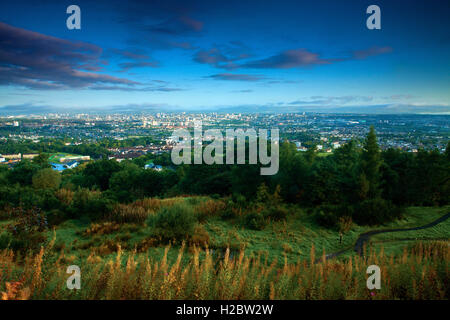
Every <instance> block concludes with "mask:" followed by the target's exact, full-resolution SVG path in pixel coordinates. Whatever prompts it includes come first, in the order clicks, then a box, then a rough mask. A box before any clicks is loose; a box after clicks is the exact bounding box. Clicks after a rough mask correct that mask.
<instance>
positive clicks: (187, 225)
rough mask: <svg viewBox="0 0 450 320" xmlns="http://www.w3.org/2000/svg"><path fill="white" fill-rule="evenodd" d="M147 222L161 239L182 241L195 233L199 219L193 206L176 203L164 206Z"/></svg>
mask: <svg viewBox="0 0 450 320" xmlns="http://www.w3.org/2000/svg"><path fill="white" fill-rule="evenodd" d="M147 223H148V224H149V225H151V226H152V227H153V228H154V230H153V233H154V235H155V236H157V237H160V238H161V240H163V241H167V240H174V241H182V240H185V239H187V238H188V237H191V236H192V235H193V234H194V228H195V225H196V223H197V219H196V215H195V213H194V210H193V208H192V207H191V206H189V205H187V204H185V203H175V204H173V205H172V206H170V207H162V208H161V209H160V210H159V211H158V213H157V214H156V215H154V216H150V217H149V218H148V220H147Z"/></svg>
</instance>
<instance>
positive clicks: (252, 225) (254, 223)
mask: <svg viewBox="0 0 450 320" xmlns="http://www.w3.org/2000/svg"><path fill="white" fill-rule="evenodd" d="M244 225H245V226H246V227H247V228H249V229H253V230H263V229H264V228H265V227H266V225H267V222H266V219H264V216H263V215H262V214H261V213H259V212H251V213H248V214H246V215H245V216H244Z"/></svg>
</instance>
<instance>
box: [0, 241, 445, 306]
mask: <svg viewBox="0 0 450 320" xmlns="http://www.w3.org/2000/svg"><path fill="white" fill-rule="evenodd" d="M169 250H173V249H171V248H170V247H166V249H165V252H164V255H163V256H162V258H161V259H159V260H150V259H149V258H148V257H147V256H146V255H143V254H142V255H136V254H135V253H134V252H132V253H130V254H124V252H122V250H121V248H120V246H119V247H118V249H117V253H116V255H115V257H114V258H109V259H108V260H104V259H102V258H101V257H99V256H96V255H94V254H93V253H92V254H91V255H90V256H89V257H87V258H85V259H84V260H83V261H81V262H80V267H81V289H80V290H69V289H67V288H66V280H67V278H68V276H69V275H67V274H66V273H65V270H66V268H67V266H68V265H67V263H68V262H67V261H66V258H65V256H64V253H62V252H61V253H59V254H57V253H55V251H54V250H52V249H51V248H47V249H46V250H44V249H42V250H41V251H40V252H39V253H38V254H36V255H28V256H26V257H25V258H24V259H19V258H18V257H16V256H15V254H14V253H13V252H12V251H11V250H4V251H2V252H0V266H1V267H0V296H1V297H2V298H3V299H27V298H29V299H448V298H449V289H448V288H449V270H448V259H449V258H450V257H449V254H450V253H449V248H448V243H446V242H435V243H431V244H422V243H419V244H418V245H416V246H414V247H413V248H410V250H409V252H408V251H407V250H405V251H404V253H403V254H402V255H399V256H388V255H385V254H384V253H383V252H382V251H381V252H380V253H378V254H375V253H374V252H371V253H368V254H367V256H366V257H365V258H361V257H359V256H355V257H352V258H348V259H347V260H345V261H337V260H331V261H330V260H326V259H325V257H324V256H323V257H322V261H321V262H320V263H315V258H316V257H315V253H314V250H311V258H310V260H299V261H297V263H294V264H289V263H287V260H286V258H285V259H284V265H282V266H281V267H280V266H279V265H278V264H277V262H276V261H272V262H271V263H269V262H268V261H267V259H265V258H264V257H261V256H258V257H246V256H245V255H244V252H240V254H238V255H235V256H234V257H230V251H229V250H226V253H225V255H223V256H222V257H221V258H220V259H219V260H215V259H214V258H213V255H212V252H211V250H209V249H205V250H201V249H199V248H197V247H195V246H194V247H191V248H190V249H189V251H191V255H190V259H189V263H184V264H183V263H182V261H183V259H182V258H183V255H184V254H186V253H185V251H186V250H185V247H184V245H183V246H182V247H181V249H179V252H178V257H177V259H176V260H175V261H173V262H168V258H167V257H168V252H169ZM19 260H20V263H19ZM371 264H376V265H378V266H380V268H381V282H382V283H381V290H377V292H376V294H375V295H373V294H371V292H370V291H369V290H368V289H367V288H366V278H367V275H366V269H367V266H369V265H371Z"/></svg>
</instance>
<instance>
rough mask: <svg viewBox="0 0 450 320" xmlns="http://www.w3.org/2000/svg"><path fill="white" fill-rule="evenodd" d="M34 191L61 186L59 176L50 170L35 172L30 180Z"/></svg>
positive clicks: (56, 172)
mask: <svg viewBox="0 0 450 320" xmlns="http://www.w3.org/2000/svg"><path fill="white" fill-rule="evenodd" d="M32 181H33V187H34V188H36V189H56V188H58V187H59V185H60V184H61V175H60V174H59V172H58V171H55V170H53V169H51V168H46V169H41V170H39V171H37V172H36V173H35V174H34V175H33V178H32Z"/></svg>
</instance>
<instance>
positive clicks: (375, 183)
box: [361, 126, 382, 199]
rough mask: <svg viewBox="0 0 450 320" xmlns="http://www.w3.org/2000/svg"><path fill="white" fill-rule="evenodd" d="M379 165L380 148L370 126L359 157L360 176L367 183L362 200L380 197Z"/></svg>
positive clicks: (380, 160)
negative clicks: (361, 175)
mask: <svg viewBox="0 0 450 320" xmlns="http://www.w3.org/2000/svg"><path fill="white" fill-rule="evenodd" d="M381 164H382V159H381V153H380V148H379V146H378V143H377V136H376V134H375V129H374V127H373V126H371V127H370V131H369V133H368V135H367V137H366V140H365V142H364V147H363V152H362V157H361V169H362V174H363V176H364V179H365V180H366V181H367V192H366V193H364V198H369V199H374V198H377V197H379V196H380V194H381V189H380V183H381V174H380V166H381Z"/></svg>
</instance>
